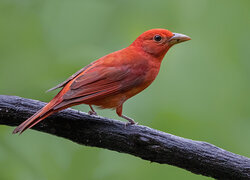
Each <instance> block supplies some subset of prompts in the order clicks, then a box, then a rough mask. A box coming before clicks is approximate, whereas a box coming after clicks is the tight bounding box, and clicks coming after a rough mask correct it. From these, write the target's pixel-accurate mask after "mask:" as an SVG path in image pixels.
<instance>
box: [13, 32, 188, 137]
mask: <svg viewBox="0 0 250 180" xmlns="http://www.w3.org/2000/svg"><path fill="white" fill-rule="evenodd" d="M188 40H190V37H188V36H186V35H183V34H178V33H172V32H170V31H168V30H166V29H152V30H149V31H146V32H144V33H143V34H141V35H140V36H139V37H138V38H137V39H136V40H135V41H134V42H133V43H132V44H131V45H130V46H128V47H127V48H125V49H122V50H119V51H116V52H113V53H111V54H108V55H106V56H104V57H102V58H100V59H98V60H96V61H94V62H92V63H91V64H89V65H87V66H86V67H84V68H83V69H81V70H80V71H78V72H77V73H75V74H74V75H72V76H71V77H69V78H68V79H67V80H66V81H64V82H63V83H61V84H59V85H57V86H56V87H54V88H52V89H50V90H49V91H52V90H54V89H57V88H62V89H61V91H60V92H59V93H58V94H57V95H56V96H55V97H54V98H53V99H52V100H51V101H50V102H49V103H48V104H47V105H46V106H45V107H43V108H42V109H41V110H39V111H38V112H37V113H35V114H34V115H33V116H31V117H30V118H29V119H27V120H26V121H24V122H23V123H22V124H21V125H19V126H18V127H17V128H16V129H15V130H14V131H13V133H20V134H21V133H22V132H23V131H25V130H26V129H28V128H31V127H33V126H34V125H35V124H37V123H38V122H40V121H42V120H43V119H45V118H46V117H48V116H49V115H51V114H53V113H55V112H58V111H61V110H63V109H66V108H68V107H71V106H74V105H79V104H88V105H89V106H90V108H91V111H90V112H89V113H90V114H96V112H95V111H94V109H93V107H92V105H95V106H98V107H100V108H115V109H116V113H117V114H118V116H120V117H122V118H124V119H126V120H128V121H129V123H130V124H135V122H134V120H133V119H131V118H129V117H127V116H125V115H123V113H122V106H123V103H124V102H125V101H126V100H128V99H129V98H131V97H132V96H134V95H136V94H138V93H139V92H141V91H142V90H144V89H145V88H147V87H148V86H149V85H150V84H151V83H152V82H153V81H154V79H155V78H156V76H157V74H158V72H159V70H160V66H161V61H162V59H163V57H164V56H165V54H166V53H167V51H168V50H169V48H170V47H172V46H173V45H174V44H177V43H180V42H184V41H188Z"/></svg>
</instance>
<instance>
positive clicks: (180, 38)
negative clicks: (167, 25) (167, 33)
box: [168, 33, 191, 45]
mask: <svg viewBox="0 0 250 180" xmlns="http://www.w3.org/2000/svg"><path fill="white" fill-rule="evenodd" d="M173 34H174V35H173V36H172V37H171V38H170V39H169V40H168V43H169V44H170V45H174V44H178V43H181V42H184V41H188V40H191V38H190V37H188V36H186V35H184V34H179V33H173Z"/></svg>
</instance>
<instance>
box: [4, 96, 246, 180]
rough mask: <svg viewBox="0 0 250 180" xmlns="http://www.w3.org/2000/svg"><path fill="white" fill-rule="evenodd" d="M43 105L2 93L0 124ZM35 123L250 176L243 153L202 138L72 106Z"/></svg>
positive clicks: (195, 166)
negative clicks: (195, 138) (199, 139)
mask: <svg viewBox="0 0 250 180" xmlns="http://www.w3.org/2000/svg"><path fill="white" fill-rule="evenodd" d="M44 105H45V103H43V102H40V101H36V100H31V99H25V98H21V97H16V96H6V95H0V124H2V125H7V126H17V125H19V124H20V123H21V122H23V121H24V120H25V119H27V118H28V117H30V116H31V115H32V114H34V113H35V112H36V111H37V110H39V109H40V108H42V107H43V106H44ZM33 129H35V130H38V131H42V132H45V133H48V134H52V135H56V136H59V137H63V138H65V139H69V140H71V141H73V142H76V143H78V144H82V145H86V146H95V147H100V148H106V149H110V150H114V151H118V152H122V153H128V154H131V155H134V156H137V157H140V158H142V159H144V160H148V161H151V162H157V163H161V164H170V165H174V166H177V167H180V168H184V169H186V170H188V171H191V172H193V173H196V174H202V175H204V176H210V177H213V178H216V179H250V159H249V158H247V157H244V156H240V155H237V154H233V153H231V152H228V151H226V150H223V149H221V148H218V147H216V146H214V145H212V144H209V143H206V142H201V141H193V140H190V139H186V138H182V137H178V136H175V135H171V134H168V133H164V132H161V131H158V130H154V129H151V128H149V127H145V126H140V125H132V126H127V127H125V123H124V122H121V121H118V120H111V119H107V118H103V117H99V116H90V115H88V114H86V113H83V112H79V111H76V110H73V109H66V110H64V111H61V112H59V113H56V114H54V115H52V116H50V117H48V118H47V119H46V120H44V121H42V122H40V123H39V124H37V125H36V126H34V128H33ZM10 135H11V133H10Z"/></svg>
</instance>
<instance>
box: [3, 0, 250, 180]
mask: <svg viewBox="0 0 250 180" xmlns="http://www.w3.org/2000/svg"><path fill="white" fill-rule="evenodd" d="M249 9H250V1H249V0H238V1H236V0H235V1H233V0H221V1H218V0H171V1H170V0H169V1H167V0H162V1H160V0H154V1H145V0H138V1H132V0H131V1H122V0H118V1H113V0H108V1H104V0H99V1H97V0H88V1H84V0H72V1H69V0H68V1H67V0H0V82H1V85H0V94H7V95H17V96H22V97H26V98H32V99H38V100H41V101H45V102H48V101H49V100H50V99H52V98H53V96H54V95H55V94H56V92H52V93H45V90H47V89H49V88H51V87H53V86H54V85H56V84H57V83H59V82H61V81H63V80H64V79H66V78H67V77H68V76H70V75H71V74H73V73H74V72H76V71H77V70H79V69H80V68H82V67H84V66H85V65H87V64H89V63H90V62H91V61H93V60H95V59H97V58H99V57H102V56H104V55H106V54H108V53H110V52H113V51H116V50H119V49H121V48H124V47H126V46H128V45H129V44H130V43H132V41H133V40H134V39H135V38H136V37H137V36H138V35H140V34H141V33H142V32H144V31H146V30H148V29H152V28H167V29H169V30H171V31H173V32H178V33H183V34H187V35H189V36H190V37H191V38H192V40H191V41H188V42H186V43H182V44H179V45H176V46H174V47H173V48H172V49H171V50H170V51H169V52H168V53H167V55H166V57H165V58H164V60H163V63H162V67H161V71H160V73H159V75H158V77H157V79H156V80H155V82H154V83H153V84H152V85H151V86H150V87H149V88H148V89H147V90H145V91H144V92H142V93H140V94H139V95H137V96H135V97H134V98H132V99H130V100H129V101H128V102H126V103H125V107H124V112H125V114H126V115H128V116H130V117H132V118H134V119H135V120H136V121H138V122H139V123H140V124H142V125H146V126H149V127H152V128H155V129H158V130H161V131H165V132H168V133H172V134H175V135H178V136H182V137H186V138H190V139H194V140H201V141H207V142H209V143H212V144H215V145H216V146H219V147H221V148H224V149H226V150H229V151H231V152H234V153H237V154H241V155H244V156H248V157H250V143H249V138H250V130H249V128H250V83H249V81H250V59H249V57H250V49H249V43H250V36H249V33H250V11H249ZM75 108H77V109H79V110H82V111H85V112H87V111H88V110H89V109H88V107H87V106H86V105H81V106H78V107H75ZM98 113H99V115H102V116H106V117H110V118H116V119H119V118H118V117H117V116H116V114H115V112H114V111H111V110H99V111H98ZM12 130H13V127H5V126H1V127H0V179H1V180H5V179H6V180H12V179H13V180H24V179H25V180H33V179H36V180H46V179H49V180H68V179H86V180H92V179H93V180H117V179H119V180H127V179H147V180H151V179H156V180H159V179H192V180H196V179H210V178H206V177H203V176H199V175H194V174H192V173H190V172H188V171H185V170H183V169H180V168H176V167H172V166H169V165H160V164H156V163H150V162H148V161H144V160H141V159H139V158H137V157H134V156H131V155H127V154H121V153H117V152H113V151H109V150H104V149H98V148H93V147H85V146H80V145H77V144H75V143H73V142H71V141H68V140H65V139H62V138H58V137H54V136H51V135H47V134H44V133H40V132H35V131H33V130H28V131H27V132H25V133H24V134H23V135H22V136H14V135H12V134H11V132H12Z"/></svg>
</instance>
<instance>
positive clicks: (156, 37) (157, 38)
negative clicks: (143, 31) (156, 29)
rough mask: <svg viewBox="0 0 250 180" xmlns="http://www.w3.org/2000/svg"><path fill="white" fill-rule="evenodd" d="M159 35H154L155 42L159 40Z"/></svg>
mask: <svg viewBox="0 0 250 180" xmlns="http://www.w3.org/2000/svg"><path fill="white" fill-rule="evenodd" d="M161 39H162V38H161V36H160V35H155V36H154V40H155V41H156V42H159V41H161Z"/></svg>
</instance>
